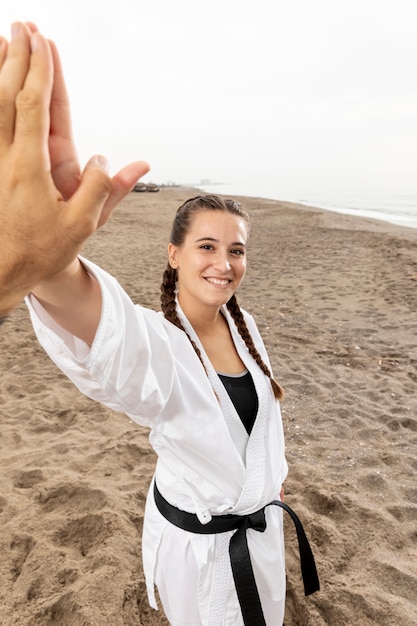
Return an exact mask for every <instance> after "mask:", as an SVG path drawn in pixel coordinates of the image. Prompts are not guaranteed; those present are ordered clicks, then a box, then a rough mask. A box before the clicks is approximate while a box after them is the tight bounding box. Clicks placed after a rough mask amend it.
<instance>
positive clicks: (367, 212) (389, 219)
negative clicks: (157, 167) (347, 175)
mask: <svg viewBox="0 0 417 626" xmlns="http://www.w3.org/2000/svg"><path fill="white" fill-rule="evenodd" d="M222 187H225V188H226V189H227V188H229V189H230V190H231V193H230V195H231V197H235V196H236V197H237V196H239V197H241V198H258V199H260V200H273V201H274V202H288V203H290V204H294V205H296V206H305V207H313V208H314V207H315V208H318V209H322V210H324V211H330V212H332V213H338V214H342V215H351V216H352V217H358V218H364V219H375V220H378V221H382V222H386V223H388V224H394V225H397V226H404V227H407V228H413V229H417V207H416V210H415V212H414V213H404V212H398V213H390V212H389V211H384V210H383V209H380V208H374V209H371V208H369V206H367V205H366V204H364V205H363V206H362V207H359V206H356V207H353V206H351V207H349V206H346V205H344V204H343V203H342V202H338V203H336V201H335V200H329V201H320V200H317V201H315V200H300V199H294V198H291V197H290V195H289V194H288V197H287V198H286V199H283V198H282V197H281V198H280V197H278V194H277V197H275V194H271V195H268V194H267V195H265V196H263V195H257V194H252V193H248V194H246V193H245V194H239V193H234V192H233V191H232V188H233V185H227V183H213V184H211V185H202V186H199V185H197V186H196V189H198V190H200V191H204V192H205V193H218V194H219V195H228V192H227V193H224V192H222V191H221V189H222Z"/></svg>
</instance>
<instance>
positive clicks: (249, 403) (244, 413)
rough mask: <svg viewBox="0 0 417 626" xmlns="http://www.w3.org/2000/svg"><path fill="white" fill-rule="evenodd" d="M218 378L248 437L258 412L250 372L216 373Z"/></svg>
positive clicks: (256, 396) (256, 398)
mask: <svg viewBox="0 0 417 626" xmlns="http://www.w3.org/2000/svg"><path fill="white" fill-rule="evenodd" d="M218 376H219V378H220V380H221V381H222V383H223V385H224V387H225V389H226V391H227V393H228V394H229V397H230V399H231V401H232V402H233V404H234V407H235V409H236V411H237V414H238V415H239V417H240V419H241V420H242V424H243V425H244V427H245V428H246V431H247V433H248V434H249V435H250V433H251V431H252V428H253V425H254V423H255V418H256V414H257V412H258V395H257V393H256V389H255V385H254V383H253V379H252V376H251V374H250V372H247V371H246V372H243V373H242V374H232V375H230V374H220V373H218Z"/></svg>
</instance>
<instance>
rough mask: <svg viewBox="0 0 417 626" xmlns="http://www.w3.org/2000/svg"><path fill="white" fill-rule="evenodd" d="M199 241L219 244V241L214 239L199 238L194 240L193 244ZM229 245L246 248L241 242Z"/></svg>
mask: <svg viewBox="0 0 417 626" xmlns="http://www.w3.org/2000/svg"><path fill="white" fill-rule="evenodd" d="M200 241H214V242H216V243H219V240H218V239H215V238H214V237H200V238H199V239H196V240H195V243H199V242H200ZM231 245H232V246H242V247H243V248H246V244H245V243H243V242H242V241H235V242H233V243H232V244H231Z"/></svg>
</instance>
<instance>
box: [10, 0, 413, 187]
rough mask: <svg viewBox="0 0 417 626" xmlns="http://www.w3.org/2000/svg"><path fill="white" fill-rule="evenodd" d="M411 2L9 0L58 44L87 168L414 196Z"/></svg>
mask: <svg viewBox="0 0 417 626" xmlns="http://www.w3.org/2000/svg"><path fill="white" fill-rule="evenodd" d="M416 17H417V6H416V2H415V0H349V1H347V0H285V1H284V0H252V1H251V2H248V1H247V0H146V1H145V0H117V1H114V0H84V2H78V1H75V0H59V1H57V0H37V1H36V2H34V1H33V0H13V2H7V3H5V2H3V3H2V7H1V9H0V28H1V33H2V34H3V35H5V36H6V37H9V33H10V24H11V22H13V21H16V20H23V21H24V20H30V21H33V22H35V23H36V24H37V25H38V27H39V29H40V30H41V32H43V33H44V34H45V35H47V36H48V37H49V38H51V39H53V40H54V41H55V43H56V44H57V46H58V49H59V50H60V53H61V57H62V62H63V66H64V72H65V75H66V81H67V86H68V90H69V94H70V98H71V106H72V118H73V126H74V134H75V138H76V143H77V147H78V152H79V156H80V160H81V162H82V164H85V162H86V161H87V160H88V159H89V158H90V156H92V155H93V154H96V153H102V154H105V155H106V156H107V157H108V159H109V161H110V165H111V170H112V171H116V170H117V169H119V168H120V167H122V166H123V165H125V164H127V163H129V162H130V161H133V160H137V159H144V160H147V161H148V162H149V163H150V165H151V168H152V169H151V172H150V174H148V175H147V176H146V178H145V180H152V181H154V182H157V183H164V182H167V181H175V182H177V183H182V184H183V183H198V182H200V181H201V180H202V179H209V180H212V181H216V182H228V183H239V182H244V181H247V180H256V181H259V185H262V184H265V185H267V184H270V183H271V181H274V184H277V185H282V188H283V190H284V189H286V190H288V189H296V188H297V187H301V188H303V189H308V188H309V186H310V187H314V188H315V189H316V190H317V189H320V188H323V189H325V188H326V189H329V188H332V187H334V188H336V187H338V186H339V187H340V186H344V187H349V188H353V189H355V188H357V189H360V188H361V186H363V187H369V188H372V189H375V190H377V191H378V190H379V191H380V192H381V191H382V192H383V191H384V190H388V189H392V190H394V191H395V190H402V189H407V190H408V189H409V190H414V191H417V37H416V36H415V24H416Z"/></svg>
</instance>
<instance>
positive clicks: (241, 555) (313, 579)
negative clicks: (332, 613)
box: [154, 483, 320, 626]
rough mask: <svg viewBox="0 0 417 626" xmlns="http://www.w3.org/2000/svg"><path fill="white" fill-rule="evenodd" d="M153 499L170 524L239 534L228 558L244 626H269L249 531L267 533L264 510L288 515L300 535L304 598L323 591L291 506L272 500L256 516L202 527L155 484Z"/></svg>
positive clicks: (219, 519) (232, 541)
mask: <svg viewBox="0 0 417 626" xmlns="http://www.w3.org/2000/svg"><path fill="white" fill-rule="evenodd" d="M154 496H155V502H156V506H157V507H158V510H159V512H160V513H161V515H163V516H164V517H165V518H166V519H167V520H168V521H169V522H171V524H174V526H178V527H179V528H182V529H183V530H187V531H188V532H192V533H198V534H206V535H212V534H215V533H224V532H226V531H228V530H236V532H235V534H234V535H233V536H232V538H231V539H230V544H229V554H230V563H231V566H232V572H233V578H234V581H235V586H236V592H237V597H238V599H239V604H240V608H241V610H242V616H243V622H244V624H245V626H266V622H265V618H264V614H263V611H262V605H261V600H260V598H259V594H258V589H257V587H256V582H255V576H254V574H253V569H252V564H251V560H250V555H249V548H248V542H247V538H246V531H247V529H248V528H252V529H253V530H257V531H259V532H261V533H263V532H264V530H265V529H266V520H265V509H266V507H267V506H271V505H275V506H280V507H281V508H282V509H284V510H285V511H287V513H289V515H290V516H291V519H292V521H293V522H294V525H295V528H296V531H297V538H298V547H299V551H300V564H301V574H302V577H303V583H304V593H305V595H306V596H308V595H310V594H311V593H314V592H315V591H318V590H319V589H320V583H319V578H318V575H317V569H316V564H315V562H314V556H313V553H312V551H311V548H310V544H309V542H308V539H307V537H306V534H305V532H304V528H303V525H302V524H301V522H300V519H299V518H298V516H297V515H296V514H295V513H294V511H293V510H292V509H291V508H290V507H289V506H288V504H285V503H284V502H280V501H279V500H273V501H272V502H270V503H269V504H267V505H266V506H264V507H263V508H262V509H259V511H256V512H255V513H250V514H249V515H215V516H213V517H212V518H211V520H210V522H208V523H207V524H202V523H201V522H200V520H199V519H198V517H197V515H195V514H194V513H188V512H187V511H181V509H177V507H175V506H173V505H172V504H170V503H169V502H167V500H165V498H164V497H163V496H162V495H161V493H160V492H159V490H158V488H157V486H156V483H155V485H154Z"/></svg>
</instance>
